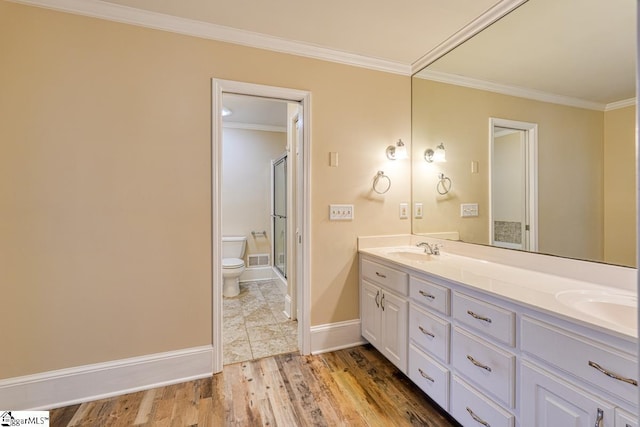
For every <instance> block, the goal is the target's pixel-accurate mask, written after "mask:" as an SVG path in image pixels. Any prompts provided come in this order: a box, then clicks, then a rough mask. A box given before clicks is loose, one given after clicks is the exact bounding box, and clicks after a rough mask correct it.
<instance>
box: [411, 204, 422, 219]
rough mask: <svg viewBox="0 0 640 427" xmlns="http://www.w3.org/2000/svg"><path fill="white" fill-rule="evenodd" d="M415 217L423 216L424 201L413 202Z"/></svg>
mask: <svg viewBox="0 0 640 427" xmlns="http://www.w3.org/2000/svg"><path fill="white" fill-rule="evenodd" d="M413 217H414V218H422V203H414V204H413Z"/></svg>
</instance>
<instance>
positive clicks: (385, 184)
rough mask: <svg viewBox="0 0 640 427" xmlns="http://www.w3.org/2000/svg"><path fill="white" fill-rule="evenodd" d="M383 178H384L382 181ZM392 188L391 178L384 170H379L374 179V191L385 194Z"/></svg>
mask: <svg viewBox="0 0 640 427" xmlns="http://www.w3.org/2000/svg"><path fill="white" fill-rule="evenodd" d="M381 178H384V179H383V180H382V181H381V180H380V179H381ZM390 188H391V178H389V176H388V175H385V174H384V172H383V171H378V173H377V174H376V177H375V178H374V179H373V191H375V192H376V193H378V194H384V193H386V192H387V191H389V189H390Z"/></svg>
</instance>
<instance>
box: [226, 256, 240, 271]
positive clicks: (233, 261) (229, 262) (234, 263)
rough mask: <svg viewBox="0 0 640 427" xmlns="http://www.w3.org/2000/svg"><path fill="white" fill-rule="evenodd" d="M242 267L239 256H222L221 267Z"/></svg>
mask: <svg viewBox="0 0 640 427" xmlns="http://www.w3.org/2000/svg"><path fill="white" fill-rule="evenodd" d="M242 267H244V261H243V260H241V259H240V258H223V259H222V268H225V269H233V268H242Z"/></svg>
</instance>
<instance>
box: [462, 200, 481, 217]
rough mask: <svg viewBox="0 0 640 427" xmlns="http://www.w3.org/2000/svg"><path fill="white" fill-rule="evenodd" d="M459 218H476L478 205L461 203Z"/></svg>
mask: <svg viewBox="0 0 640 427" xmlns="http://www.w3.org/2000/svg"><path fill="white" fill-rule="evenodd" d="M460 216H461V217H469V216H478V204H477V203H461V204H460Z"/></svg>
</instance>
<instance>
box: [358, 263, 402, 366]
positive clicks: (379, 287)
mask: <svg viewBox="0 0 640 427" xmlns="http://www.w3.org/2000/svg"><path fill="white" fill-rule="evenodd" d="M360 275H361V277H360V318H361V331H362V336H363V337H364V338H365V339H366V340H367V341H369V342H370V343H371V344H372V345H373V346H374V347H376V348H377V349H378V350H379V351H380V352H381V353H382V354H383V355H384V356H385V357H387V359H389V360H390V361H391V362H393V364H394V365H396V366H397V367H398V369H400V370H401V371H402V372H403V373H405V374H406V373H407V316H408V302H407V287H408V274H407V273H405V272H402V271H399V270H396V269H394V268H391V267H388V266H386V265H383V264H380V263H377V262H373V261H370V260H366V259H361V262H360Z"/></svg>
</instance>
